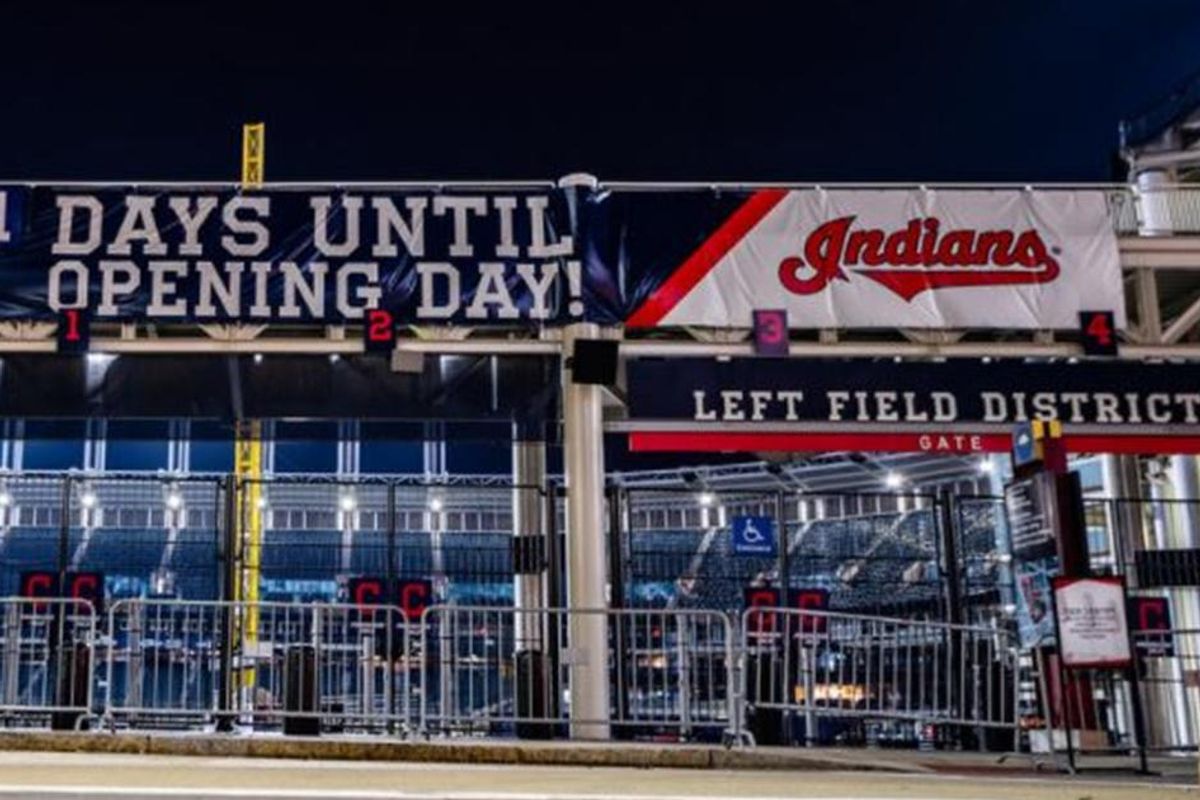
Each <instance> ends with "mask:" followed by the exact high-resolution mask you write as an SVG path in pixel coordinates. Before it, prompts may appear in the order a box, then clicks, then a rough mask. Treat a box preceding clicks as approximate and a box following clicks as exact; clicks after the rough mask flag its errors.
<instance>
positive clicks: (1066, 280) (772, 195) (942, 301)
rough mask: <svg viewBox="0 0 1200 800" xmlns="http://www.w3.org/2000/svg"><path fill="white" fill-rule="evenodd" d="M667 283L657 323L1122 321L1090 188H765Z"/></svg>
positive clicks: (1115, 266) (1099, 204) (1100, 211)
mask: <svg viewBox="0 0 1200 800" xmlns="http://www.w3.org/2000/svg"><path fill="white" fill-rule="evenodd" d="M677 275H679V276H683V275H687V276H689V277H688V279H687V280H686V281H683V282H677V283H676V284H675V287H674V297H673V298H672V300H674V302H673V304H672V306H671V308H670V310H669V311H667V312H666V313H665V315H663V316H662V318H661V319H660V320H658V324H660V325H700V326H714V327H729V326H745V327H749V326H750V325H751V312H752V311H753V310H755V309H777V308H783V309H786V310H787V312H788V317H789V323H790V326H791V327H794V328H883V327H887V328H890V327H909V328H981V327H984V328H1047V329H1049V328H1057V329H1075V328H1077V327H1078V326H1079V312H1080V311H1112V312H1113V313H1114V315H1115V319H1116V324H1117V327H1119V328H1120V327H1124V325H1125V307H1124V296H1123V293H1122V288H1121V269H1120V262H1119V258H1118V252H1117V239H1116V234H1115V233H1114V230H1113V226H1112V223H1111V221H1110V219H1109V215H1108V208H1107V198H1106V196H1105V194H1104V193H1103V192H1100V191H1065V190H1064V191H1042V190H1018V189H1013V190H993V191H979V190H974V191H966V190H963V191H949V190H924V191H922V190H909V191H904V190H837V191H821V190H804V191H778V190H763V191H761V192H758V193H756V194H755V195H753V196H752V197H751V198H750V199H749V200H748V201H747V202H746V204H745V206H743V208H742V209H740V210H739V211H738V212H737V213H735V214H734V215H733V216H731V217H730V218H729V220H728V221H727V222H726V224H725V225H724V226H722V228H721V229H720V230H718V231H716V232H715V233H714V235H713V236H712V237H710V238H709V240H708V241H706V242H705V243H704V244H702V245H701V247H700V248H699V249H698V250H697V251H696V252H695V253H694V254H693V255H692V257H691V258H690V259H689V260H688V263H686V264H685V265H683V266H682V267H681V268H680V269H679V270H678V271H677ZM680 283H683V285H680ZM675 298H678V299H675Z"/></svg>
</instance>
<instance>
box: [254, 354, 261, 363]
mask: <svg viewBox="0 0 1200 800" xmlns="http://www.w3.org/2000/svg"><path fill="white" fill-rule="evenodd" d="M262 359H263V355H262V353H255V354H254V363H255V364H261V363H262Z"/></svg>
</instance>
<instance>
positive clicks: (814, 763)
mask: <svg viewBox="0 0 1200 800" xmlns="http://www.w3.org/2000/svg"><path fill="white" fill-rule="evenodd" d="M0 751H13V752H17V751H25V752H35V751H36V752H58V753H68V752H71V753H109V754H125V755H160V756H200V757H225V758H231V757H239V758H268V759H304V760H326V761H362V762H397V763H414V764H436V763H441V764H481V765H487V764H491V765H509V764H520V765H530V766H535V765H536V766H575V767H625V768H628V767H637V768H650V767H654V768H664V769H700V770H714V769H718V770H752V771H769V770H787V771H841V772H845V771H852V772H885V773H906V774H928V775H933V774H942V775H962V776H987V775H996V776H1010V777H1019V776H1028V777H1036V776H1039V775H1048V774H1054V773H1056V772H1057V771H1058V768H1057V767H1058V765H1056V763H1055V762H1054V761H1053V760H1052V759H1050V758H1049V757H1045V756H1042V757H1038V758H1037V759H1035V758H1033V757H1031V756H1030V755H1028V754H1008V755H1002V754H998V753H974V752H939V751H935V752H917V751H912V750H885V749H868V748H858V749H846V748H829V749H823V748H814V749H806V748H796V747H793V748H780V747H750V748H733V749H725V748H723V747H717V746H709V745H680V744H658V743H623V742H566V741H552V742H532V741H520V742H518V741H511V740H488V739H468V738H463V739H441V740H436V741H430V742H425V741H406V740H399V739H395V740H388V739H375V738H372V739H368V738H363V737H353V736H339V737H334V736H325V737H321V738H306V737H285V736H279V735H262V734H256V735H253V736H250V735H236V734H194V733H191V734H177V733H156V734H146V733H115V734H114V733H101V732H95V733H51V732H36V731H3V732H0ZM1082 763H1083V764H1084V765H1085V766H1086V767H1088V769H1087V770H1085V771H1084V773H1083V774H1084V775H1085V776H1086V775H1096V776H1106V777H1107V776H1112V777H1113V778H1116V779H1133V778H1135V777H1136V776H1135V775H1134V773H1132V772H1131V770H1130V768H1131V766H1132V764H1133V760H1132V759H1129V758H1104V759H1097V758H1092V759H1086V760H1084V761H1083V762H1082ZM1151 769H1152V771H1153V772H1155V773H1156V776H1155V777H1154V778H1153V779H1155V780H1159V781H1163V780H1166V781H1170V782H1173V783H1181V784H1183V783H1186V784H1195V783H1196V782H1197V768H1196V760H1195V758H1172V759H1161V758H1160V759H1154V760H1152V763H1151Z"/></svg>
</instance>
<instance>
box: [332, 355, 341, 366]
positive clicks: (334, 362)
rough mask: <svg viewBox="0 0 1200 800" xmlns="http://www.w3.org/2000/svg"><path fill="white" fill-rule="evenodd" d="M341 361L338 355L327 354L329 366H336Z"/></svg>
mask: <svg viewBox="0 0 1200 800" xmlns="http://www.w3.org/2000/svg"><path fill="white" fill-rule="evenodd" d="M341 360H342V357H341V356H340V355H338V354H337V353H330V354H329V363H330V364H336V363H337V362H339V361H341Z"/></svg>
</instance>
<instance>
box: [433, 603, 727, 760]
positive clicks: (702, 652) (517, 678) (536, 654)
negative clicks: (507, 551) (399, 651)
mask: <svg viewBox="0 0 1200 800" xmlns="http://www.w3.org/2000/svg"><path fill="white" fill-rule="evenodd" d="M589 620H590V621H597V622H600V623H602V624H603V625H605V627H606V629H607V636H608V657H607V660H606V663H605V668H606V669H607V672H608V678H609V681H608V682H609V689H610V692H609V716H608V718H606V719H604V718H595V719H593V718H588V717H586V716H581V715H572V714H571V713H570V699H569V698H570V695H571V680H572V673H573V671H574V670H575V669H576V668H578V667H581V666H582V665H581V664H579V663H576V662H577V659H576V658H575V657H574V656H577V655H578V652H577V651H574V650H573V649H572V648H571V647H570V646H569V641H568V638H567V637H568V636H569V631H570V628H571V627H572V626H571V623H572V622H584V621H589ZM556 641H557V642H566V643H567V644H568V646H567V647H565V648H563V649H562V650H561V651H560V650H559V649H558V648H556V647H554V646H553V644H554V642H556ZM421 642H422V644H421V646H420V650H421V652H423V653H425V656H426V657H425V659H424V670H423V672H422V680H421V687H422V693H421V720H422V723H423V726H424V729H425V731H426V732H428V733H455V732H456V733H466V732H470V733H486V734H492V735H496V734H512V733H514V732H515V733H517V734H518V735H523V736H530V737H538V738H550V737H551V736H556V735H562V734H565V733H566V731H567V725H568V723H569V724H570V725H571V726H572V727H581V728H589V727H591V728H595V727H596V726H611V729H612V735H613V736H614V737H617V738H627V737H639V738H648V737H649V738H670V739H676V740H694V739H703V738H710V739H720V738H721V737H722V736H735V735H736V732H737V729H738V726H739V719H738V717H737V715H736V713H734V712H733V708H734V703H735V698H734V697H733V696H732V695H731V693H730V691H729V689H730V687H731V686H732V685H733V683H732V680H731V676H732V674H733V673H732V670H733V669H734V664H735V659H734V650H733V644H734V635H733V630H732V627H731V622H730V618H729V617H728V616H726V615H724V614H720V613H717V612H712V611H679V610H632V609H627V610H571V611H568V610H565V609H514V608H487V607H470V608H463V607H454V606H433V607H430V608H429V609H427V610H426V611H425V615H424V618H423V624H422V626H421ZM559 653H561V654H562V655H561V657H560V656H559V655H558V654H559ZM573 654H574V655H573Z"/></svg>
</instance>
